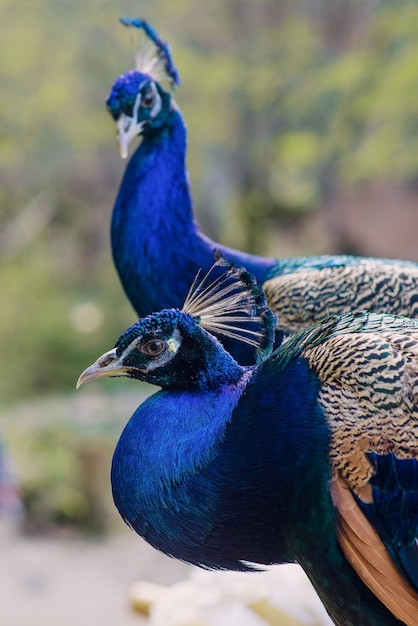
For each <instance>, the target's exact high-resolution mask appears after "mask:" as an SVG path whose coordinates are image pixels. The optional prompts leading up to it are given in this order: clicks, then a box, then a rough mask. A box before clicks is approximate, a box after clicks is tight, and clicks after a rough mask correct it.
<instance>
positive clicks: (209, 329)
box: [77, 259, 418, 626]
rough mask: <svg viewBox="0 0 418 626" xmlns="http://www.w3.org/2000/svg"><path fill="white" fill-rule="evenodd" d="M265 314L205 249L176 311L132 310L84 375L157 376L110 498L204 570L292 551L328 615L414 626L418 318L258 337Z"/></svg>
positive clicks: (347, 319) (371, 317) (258, 293)
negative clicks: (131, 319)
mask: <svg viewBox="0 0 418 626" xmlns="http://www.w3.org/2000/svg"><path fill="white" fill-rule="evenodd" d="M215 270H216V272H217V274H216V272H215ZM244 322H245V323H244ZM275 324H276V320H275V316H274V314H272V313H271V312H270V311H269V309H268V307H267V305H266V300H265V296H264V294H263V292H262V290H261V288H260V287H258V285H257V284H256V282H255V281H254V280H253V279H252V277H251V275H249V273H248V272H247V271H246V270H244V269H241V268H239V267H236V266H229V265H225V261H223V260H222V259H219V260H218V261H217V263H216V267H215V268H214V270H213V273H211V271H209V273H207V274H203V277H202V274H200V275H199V278H198V279H197V280H195V281H194V283H193V285H192V287H191V289H190V291H189V293H188V295H187V298H186V300H185V303H184V305H183V307H182V309H174V308H170V309H164V310H162V311H160V312H157V313H154V314H151V315H148V316H146V317H144V318H142V319H140V320H139V321H138V322H137V323H135V324H134V325H133V326H132V327H131V328H129V329H128V330H127V331H126V332H124V333H123V334H122V335H121V337H120V338H119V339H118V341H117V342H116V345H115V348H114V349H112V350H110V351H109V352H106V353H105V354H104V355H102V356H101V357H100V358H99V359H98V360H97V361H96V362H95V363H94V364H93V365H91V366H90V367H89V368H87V369H86V370H85V371H84V372H83V373H82V374H81V376H80V378H79V380H78V383H77V385H78V386H79V385H81V384H82V383H86V382H89V381H93V380H95V379H98V378H104V377H115V376H126V377H129V378H133V379H135V380H139V381H146V382H148V383H151V384H153V385H157V386H159V387H161V389H160V390H159V391H158V392H157V393H155V394H153V395H151V396H150V397H149V398H148V399H147V400H145V402H144V403H143V404H141V405H140V406H139V407H138V408H137V410H136V411H135V413H134V414H133V416H132V417H131V419H130V421H129V422H128V424H127V425H126V427H125V429H124V431H123V433H122V435H121V437H120V439H119V442H118V443H117V446H116V449H115V452H114V456H113V462H112V470H111V482H112V490H113V497H114V501H115V504H116V507H117V508H118V510H119V512H120V514H121V516H122V518H123V519H124V520H125V521H126V523H127V524H128V525H129V526H130V527H131V528H132V529H134V530H135V531H136V532H137V533H138V534H139V535H141V536H142V537H143V538H144V539H145V540H146V541H147V542H149V543H150V544H151V545H152V546H154V547H155V548H157V549H158V550H161V551H162V552H164V553H165V554H167V555H169V556H171V557H174V558H177V559H181V560H182V561H186V562H188V563H191V564H194V565H197V566H200V567H202V568H206V569H213V570H234V571H254V570H257V569H260V568H263V567H266V566H269V565H272V564H279V563H289V562H297V563H299V564H300V565H301V566H302V568H303V569H304V570H305V572H306V573H307V575H308V577H309V578H310V580H311V582H312V583H313V586H314V588H315V589H316V591H317V593H318V595H319V596H320V598H321V600H322V602H323V604H324V605H325V607H326V609H327V611H328V613H329V615H330V616H331V618H332V619H333V621H334V622H335V624H337V625H341V626H389V625H394V624H407V625H408V626H413V625H414V626H416V624H417V623H418V546H417V535H418V385H417V382H416V381H417V379H418V320H413V319H408V318H405V317H401V316H393V315H388V314H377V313H372V312H365V311H363V312H353V313H346V314H343V315H341V316H330V317H327V318H326V319H325V320H323V321H321V322H319V323H317V324H316V325H313V326H311V327H309V328H308V329H305V330H303V331H300V332H298V333H295V334H293V335H292V336H290V337H289V338H287V339H286V340H285V341H284V342H282V344H281V345H280V346H279V347H278V348H277V349H276V350H275V351H274V352H272V345H273V341H274V332H275ZM213 333H215V334H220V333H221V334H226V335H228V336H230V337H232V338H233V339H234V340H235V341H237V342H243V343H246V344H248V346H249V347H250V348H251V350H252V351H253V352H254V360H255V361H256V363H255V364H253V365H251V366H243V365H240V364H238V363H237V362H236V361H235V359H234V358H233V357H232V356H231V355H230V354H229V353H228V352H227V351H226V350H225V349H224V347H223V345H222V344H221V343H220V341H219V340H218V339H217V338H216V337H215V335H214V334H213Z"/></svg>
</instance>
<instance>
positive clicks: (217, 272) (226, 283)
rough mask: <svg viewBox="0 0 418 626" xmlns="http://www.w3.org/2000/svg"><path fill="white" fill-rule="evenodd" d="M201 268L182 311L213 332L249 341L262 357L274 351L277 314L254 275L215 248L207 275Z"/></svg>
mask: <svg viewBox="0 0 418 626" xmlns="http://www.w3.org/2000/svg"><path fill="white" fill-rule="evenodd" d="M202 274H203V272H202V271H201V270H199V272H198V274H197V275H196V277H195V279H194V281H193V283H192V285H191V287H190V290H189V293H188V294H187V297H186V300H185V302H184V305H183V308H182V311H183V313H187V314H188V315H190V316H192V317H193V318H194V319H195V320H196V321H197V322H198V323H199V325H200V326H202V328H204V329H205V330H207V331H208V332H210V333H211V334H213V335H216V336H218V335H222V336H224V337H229V338H230V339H234V340H236V341H241V342H243V343H246V344H248V345H250V346H252V347H253V348H255V349H256V351H257V358H258V360H262V359H264V358H265V357H266V356H268V355H269V354H270V352H271V350H272V347H273V342H274V332H275V328H276V316H275V315H274V314H273V313H272V312H271V311H270V309H269V308H268V306H267V302H266V298H265V295H264V292H263V290H262V289H261V287H260V286H259V285H258V284H257V283H256V281H255V279H254V277H253V276H252V275H251V274H250V273H249V272H248V271H247V270H245V269H244V268H243V267H239V266H236V265H234V264H233V263H230V262H228V261H227V260H225V259H224V257H223V256H222V255H221V253H220V252H219V251H215V262H214V264H213V265H212V267H211V268H210V269H209V271H208V272H207V273H206V274H203V275H202Z"/></svg>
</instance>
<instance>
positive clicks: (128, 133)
mask: <svg viewBox="0 0 418 626" xmlns="http://www.w3.org/2000/svg"><path fill="white" fill-rule="evenodd" d="M144 125H145V122H136V121H135V118H134V117H128V115H125V113H121V115H120V117H119V119H118V121H117V122H116V128H117V129H118V143H119V153H120V156H121V157H122V159H126V157H127V156H128V148H129V144H130V143H131V141H132V139H133V138H134V137H136V136H137V135H140V134H141V132H142V130H143V128H144Z"/></svg>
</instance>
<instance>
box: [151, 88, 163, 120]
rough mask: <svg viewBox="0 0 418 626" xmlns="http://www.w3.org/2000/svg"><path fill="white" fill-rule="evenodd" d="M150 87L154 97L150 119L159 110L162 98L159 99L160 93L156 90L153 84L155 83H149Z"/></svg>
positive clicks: (155, 115)
mask: <svg viewBox="0 0 418 626" xmlns="http://www.w3.org/2000/svg"><path fill="white" fill-rule="evenodd" d="M151 89H152V92H153V94H154V98H155V102H154V106H153V107H152V109H151V117H152V119H154V118H156V117H157V115H158V113H159V112H160V111H161V107H162V100H161V96H160V94H159V93H158V91H157V87H156V86H155V83H151Z"/></svg>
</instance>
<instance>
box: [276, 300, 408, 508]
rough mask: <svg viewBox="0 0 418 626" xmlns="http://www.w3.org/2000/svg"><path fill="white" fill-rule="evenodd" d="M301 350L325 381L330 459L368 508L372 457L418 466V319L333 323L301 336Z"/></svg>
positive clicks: (364, 316) (322, 397) (363, 316)
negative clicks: (377, 455)
mask: <svg viewBox="0 0 418 626" xmlns="http://www.w3.org/2000/svg"><path fill="white" fill-rule="evenodd" d="M292 343H293V338H291V339H289V340H288V341H287V342H286V343H285V345H289V347H290V345H291V344H292ZM299 345H300V351H301V355H302V356H304V357H305V358H306V359H307V360H308V362H309V364H310V366H311V367H312V369H313V370H315V371H316V373H317V375H318V377H319V379H320V381H321V391H320V394H319V403H320V405H321V406H322V407H323V409H324V412H325V414H326V417H327V420H328V422H329V425H330V430H331V445H330V460H331V462H332V464H333V465H334V467H335V468H336V469H337V470H338V471H339V472H340V475H341V476H342V477H343V478H344V479H345V480H346V481H347V483H348V484H349V486H350V487H351V488H352V489H353V491H354V492H355V493H357V495H359V496H360V497H361V498H362V499H363V500H365V501H367V500H368V499H369V497H370V494H371V491H370V486H369V485H368V480H369V479H370V477H371V476H372V475H373V473H374V470H373V467H372V466H371V465H370V463H369V461H368V459H367V457H366V453H367V452H376V453H380V454H388V453H393V454H394V455H395V456H396V457H397V458H399V459H402V458H411V457H413V458H416V459H418V320H417V321H415V320H410V319H406V318H395V317H393V316H390V315H384V316H381V315H375V314H373V313H368V312H367V313H366V312H363V313H357V314H351V315H346V316H343V317H342V318H341V319H340V320H338V319H335V318H331V319H329V320H326V321H325V322H324V323H323V324H320V325H319V326H318V327H314V328H313V329H312V330H311V331H306V333H305V336H302V338H301V336H300V335H299Z"/></svg>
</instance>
